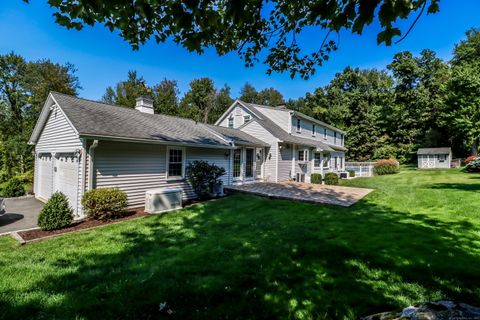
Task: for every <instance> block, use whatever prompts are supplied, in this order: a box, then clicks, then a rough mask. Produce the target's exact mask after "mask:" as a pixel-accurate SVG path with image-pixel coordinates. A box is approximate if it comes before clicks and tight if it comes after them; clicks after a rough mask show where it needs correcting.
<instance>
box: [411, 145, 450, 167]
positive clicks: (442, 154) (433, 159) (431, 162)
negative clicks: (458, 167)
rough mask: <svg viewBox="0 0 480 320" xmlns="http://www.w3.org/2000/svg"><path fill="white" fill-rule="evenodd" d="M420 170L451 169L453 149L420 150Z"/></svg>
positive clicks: (418, 154)
mask: <svg viewBox="0 0 480 320" xmlns="http://www.w3.org/2000/svg"><path fill="white" fill-rule="evenodd" d="M417 157H418V168H420V169H438V168H450V167H451V163H452V149H451V148H446V147H445V148H420V149H418V151H417Z"/></svg>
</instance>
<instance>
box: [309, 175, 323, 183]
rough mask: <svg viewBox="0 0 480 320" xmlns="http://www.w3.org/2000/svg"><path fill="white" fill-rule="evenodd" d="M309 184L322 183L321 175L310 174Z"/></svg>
mask: <svg viewBox="0 0 480 320" xmlns="http://www.w3.org/2000/svg"><path fill="white" fill-rule="evenodd" d="M310 182H311V183H315V184H320V183H322V175H321V174H320V173H312V175H311V176H310Z"/></svg>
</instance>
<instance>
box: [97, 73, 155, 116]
mask: <svg viewBox="0 0 480 320" xmlns="http://www.w3.org/2000/svg"><path fill="white" fill-rule="evenodd" d="M143 95H149V96H150V95H151V89H149V88H148V86H147V84H146V81H145V79H143V77H139V76H138V75H137V71H134V70H130V71H128V76H127V80H124V81H120V82H118V83H117V84H116V85H115V88H112V87H108V88H107V90H106V92H105V94H104V95H103V97H102V100H103V101H104V102H105V103H109V104H115V105H119V106H124V107H130V108H134V107H135V104H136V99H137V98H138V97H140V96H143Z"/></svg>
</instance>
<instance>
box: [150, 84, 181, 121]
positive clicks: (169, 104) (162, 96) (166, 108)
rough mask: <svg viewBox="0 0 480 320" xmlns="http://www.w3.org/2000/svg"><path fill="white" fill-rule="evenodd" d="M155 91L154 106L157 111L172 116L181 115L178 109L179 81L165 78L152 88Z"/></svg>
mask: <svg viewBox="0 0 480 320" xmlns="http://www.w3.org/2000/svg"><path fill="white" fill-rule="evenodd" d="M152 92H153V100H154V103H153V106H154V108H155V113H163V114H168V115H172V116H178V115H179V109H178V94H179V93H180V91H179V90H178V85H177V81H175V80H167V79H163V80H162V81H161V82H160V83H159V84H157V85H155V86H154V87H153V89H152Z"/></svg>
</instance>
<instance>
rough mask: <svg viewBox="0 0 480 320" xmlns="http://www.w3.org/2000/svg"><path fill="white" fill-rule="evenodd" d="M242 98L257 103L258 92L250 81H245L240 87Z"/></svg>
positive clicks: (244, 100)
mask: <svg viewBox="0 0 480 320" xmlns="http://www.w3.org/2000/svg"><path fill="white" fill-rule="evenodd" d="M239 99H240V100H242V101H243V102H247V103H257V101H258V92H257V90H256V89H255V87H254V86H252V85H251V84H250V83H248V82H247V83H245V84H244V85H243V87H242V89H240V98H239Z"/></svg>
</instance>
